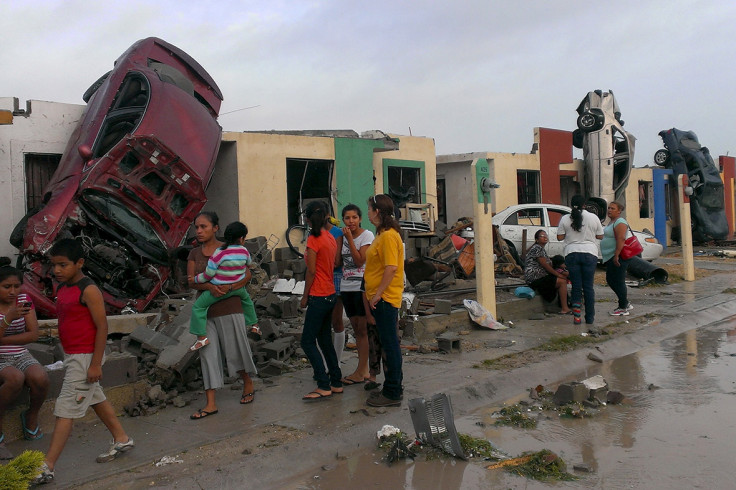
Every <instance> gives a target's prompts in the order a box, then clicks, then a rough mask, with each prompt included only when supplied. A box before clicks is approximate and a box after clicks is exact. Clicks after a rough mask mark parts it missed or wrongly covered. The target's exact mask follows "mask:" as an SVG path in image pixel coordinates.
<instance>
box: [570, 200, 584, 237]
mask: <svg viewBox="0 0 736 490" xmlns="http://www.w3.org/2000/svg"><path fill="white" fill-rule="evenodd" d="M584 205H585V198H584V197H583V196H581V195H580V194H577V195H575V196H572V200H571V201H570V206H571V207H572V211H570V219H571V220H572V229H573V230H575V231H580V228H582V226H583V206H584Z"/></svg>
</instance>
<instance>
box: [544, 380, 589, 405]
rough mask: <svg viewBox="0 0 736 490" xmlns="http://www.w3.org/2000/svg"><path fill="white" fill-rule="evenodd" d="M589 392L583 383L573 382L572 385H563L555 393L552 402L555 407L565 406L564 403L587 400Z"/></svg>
mask: <svg viewBox="0 0 736 490" xmlns="http://www.w3.org/2000/svg"><path fill="white" fill-rule="evenodd" d="M588 393H589V390H588V388H587V387H586V386H585V385H584V384H583V383H578V382H577V381H573V382H572V383H563V384H561V385H560V386H559V387H558V388H557V391H555V394H554V396H553V400H554V402H555V403H556V404H557V405H565V404H566V403H572V402H578V403H582V402H583V400H586V399H587V398H588Z"/></svg>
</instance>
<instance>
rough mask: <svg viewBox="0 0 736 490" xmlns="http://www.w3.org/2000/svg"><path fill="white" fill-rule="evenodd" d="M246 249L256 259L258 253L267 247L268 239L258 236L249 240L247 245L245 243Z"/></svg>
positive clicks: (246, 242)
mask: <svg viewBox="0 0 736 490" xmlns="http://www.w3.org/2000/svg"><path fill="white" fill-rule="evenodd" d="M243 245H244V246H245V248H247V249H248V252H250V254H251V256H252V257H253V258H254V259H255V255H256V253H257V252H258V251H259V250H260V249H262V248H263V247H265V245H266V237H265V236H257V237H254V238H248V239H247V240H246V241H245V243H243Z"/></svg>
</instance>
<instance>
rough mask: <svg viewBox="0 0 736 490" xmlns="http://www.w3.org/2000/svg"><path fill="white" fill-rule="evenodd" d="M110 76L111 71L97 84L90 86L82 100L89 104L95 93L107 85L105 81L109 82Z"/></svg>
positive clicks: (98, 80)
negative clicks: (103, 85) (104, 84)
mask: <svg viewBox="0 0 736 490" xmlns="http://www.w3.org/2000/svg"><path fill="white" fill-rule="evenodd" d="M110 71H112V70H110ZM108 76H110V72H109V71H108V72H107V73H105V74H104V75H102V76H101V77H100V78H98V79H97V81H96V82H95V83H93V84H92V85H90V86H89V88H88V89H87V90H86V91H85V92H84V94H83V95H82V100H83V101H84V102H85V103H87V102H89V99H91V98H92V96H93V95H94V94H95V92H97V89H99V88H100V87H101V86H102V84H103V83H105V80H107V77H108Z"/></svg>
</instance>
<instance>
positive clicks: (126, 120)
mask: <svg viewBox="0 0 736 490" xmlns="http://www.w3.org/2000/svg"><path fill="white" fill-rule="evenodd" d="M149 95H150V92H149V87H148V80H146V78H145V77H144V76H143V75H141V74H139V73H130V74H128V76H126V77H125V79H124V80H123V83H122V84H121V85H120V89H119V90H118V93H117V95H116V96H115V99H114V100H113V101H112V105H111V106H110V110H109V111H108V113H107V116H106V117H105V122H104V123H103V124H102V127H101V129H100V134H99V135H97V140H96V141H95V144H94V148H93V150H92V156H93V158H99V157H101V156H103V155H104V154H105V153H107V152H108V151H110V149H111V148H112V147H113V146H115V145H116V144H117V142H118V141H120V140H121V139H123V138H124V137H125V135H127V134H130V133H131V132H132V131H133V130H134V129H135V128H136V126H138V123H139V122H140V121H141V119H142V118H143V113H144V112H145V110H146V105H147V104H148V98H149Z"/></svg>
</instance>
